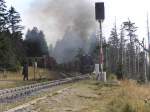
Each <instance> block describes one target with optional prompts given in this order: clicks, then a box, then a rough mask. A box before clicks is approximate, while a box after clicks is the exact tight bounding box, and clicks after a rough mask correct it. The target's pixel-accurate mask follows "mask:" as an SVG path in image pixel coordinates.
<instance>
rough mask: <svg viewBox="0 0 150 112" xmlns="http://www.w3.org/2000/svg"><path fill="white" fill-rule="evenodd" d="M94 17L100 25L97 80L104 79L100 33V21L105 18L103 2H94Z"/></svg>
mask: <svg viewBox="0 0 150 112" xmlns="http://www.w3.org/2000/svg"><path fill="white" fill-rule="evenodd" d="M95 19H96V20H97V21H98V22H99V26H100V41H99V48H100V49H99V64H100V74H99V75H98V80H102V79H103V80H105V79H104V77H102V76H104V74H103V63H104V62H103V58H104V56H103V42H102V41H103V37H102V36H103V35H102V23H103V21H104V19H105V7H104V2H96V3H95Z"/></svg>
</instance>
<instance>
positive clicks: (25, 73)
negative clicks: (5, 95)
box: [22, 62, 28, 81]
mask: <svg viewBox="0 0 150 112" xmlns="http://www.w3.org/2000/svg"><path fill="white" fill-rule="evenodd" d="M22 75H23V80H24V81H25V80H28V63H27V62H25V63H24V65H23V71H22Z"/></svg>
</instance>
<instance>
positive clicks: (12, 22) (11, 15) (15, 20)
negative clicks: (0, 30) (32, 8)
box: [8, 7, 23, 34]
mask: <svg viewBox="0 0 150 112" xmlns="http://www.w3.org/2000/svg"><path fill="white" fill-rule="evenodd" d="M20 22H21V17H20V14H19V13H18V12H17V11H16V10H15V8H14V7H11V8H10V9H9V11H8V23H9V24H8V28H9V30H10V32H11V33H12V34H14V33H19V32H21V30H22V29H23V26H22V25H20Z"/></svg>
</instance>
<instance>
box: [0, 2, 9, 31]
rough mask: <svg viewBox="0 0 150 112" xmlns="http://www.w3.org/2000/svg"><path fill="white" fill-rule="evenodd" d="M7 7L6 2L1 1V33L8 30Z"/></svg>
mask: <svg viewBox="0 0 150 112" xmlns="http://www.w3.org/2000/svg"><path fill="white" fill-rule="evenodd" d="M6 27H7V7H6V2H5V1H4V0H0V32H3V31H5V30H6V29H7V28H6Z"/></svg>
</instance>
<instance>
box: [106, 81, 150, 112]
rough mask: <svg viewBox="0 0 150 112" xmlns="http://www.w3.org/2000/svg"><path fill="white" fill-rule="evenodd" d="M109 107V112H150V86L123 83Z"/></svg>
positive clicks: (130, 82)
mask: <svg viewBox="0 0 150 112" xmlns="http://www.w3.org/2000/svg"><path fill="white" fill-rule="evenodd" d="M107 107H108V112H150V86H149V85H139V84H137V83H136V82H134V81H123V82H122V83H121V88H120V90H119V91H118V93H117V95H116V96H115V97H113V98H112V100H111V101H110V102H109V104H108V106H107Z"/></svg>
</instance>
